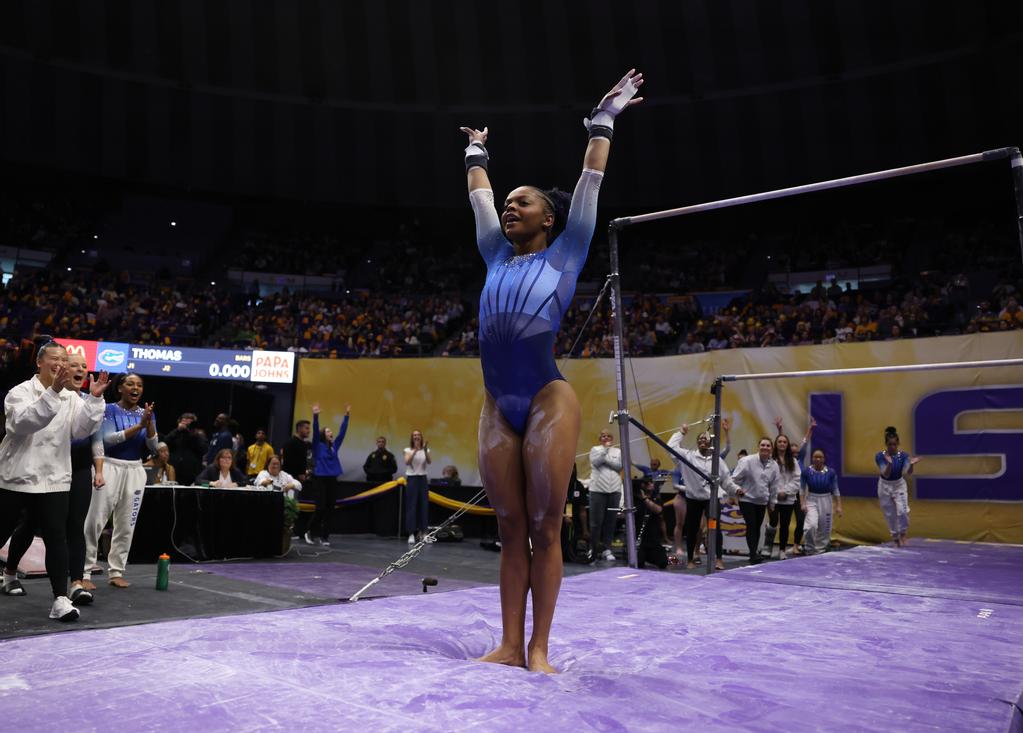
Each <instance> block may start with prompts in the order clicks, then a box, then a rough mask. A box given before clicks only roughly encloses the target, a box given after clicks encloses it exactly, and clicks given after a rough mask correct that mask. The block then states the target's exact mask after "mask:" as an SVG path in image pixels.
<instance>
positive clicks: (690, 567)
mask: <svg viewBox="0 0 1023 733" xmlns="http://www.w3.org/2000/svg"><path fill="white" fill-rule="evenodd" d="M686 570H696V563H695V562H693V561H692V560H690V561H689V562H687V563H686Z"/></svg>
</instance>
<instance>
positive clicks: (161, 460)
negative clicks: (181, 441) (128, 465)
mask: <svg viewBox="0 0 1023 733" xmlns="http://www.w3.org/2000/svg"><path fill="white" fill-rule="evenodd" d="M142 467H143V468H144V469H146V484H147V485H149V486H152V485H153V484H176V483H177V482H178V477H177V473H176V472H175V471H174V466H172V465H171V464H170V448H169V447H168V446H167V444H166V443H158V444H157V446H156V453H155V454H154V455H153V456H152V457H151V458H150V459H149V460H148V461H146V462H145V463H143V464H142Z"/></svg>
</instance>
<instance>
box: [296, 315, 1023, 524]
mask: <svg viewBox="0 0 1023 733" xmlns="http://www.w3.org/2000/svg"><path fill="white" fill-rule="evenodd" d="M1021 354H1023V332H1019V331H1013V332H1007V333H993V334H974V335H970V336H952V337H941V338H931V339H912V340H902V341H885V342H877V343H865V344H841V345H832V346H796V347H782V348H768V349H740V350H727V351H716V352H711V353H705V354H696V355H689V356H672V357H660V358H644V359H635V360H634V361H633V363H632V365H631V368H630V366H629V364H626V374H625V377H626V382H627V383H628V385H629V395H628V397H629V407H630V411H631V413H632V415H633V416H634V417H636V418H637V419H639V420H640V421H641V422H643V424H645V425H646V426H647V427H648V428H650V429H651V430H652V431H654V432H656V433H660V434H661V437H662V438H663V439H664V440H667V438H668V437H669V435H670V434H671V432H672V431H673V430H675V429H677V427H678V426H679V424H681V423H682V422H690V423H692V422H696V421H697V420H700V419H702V418H704V417H706V416H707V415H709V414H710V412H711V411H712V409H713V397H712V396H711V394H710V386H711V384H712V382H713V380H714V377H715V376H717V375H719V374H749V373H762V372H776V371H803V370H811V369H839V368H852V367H868V366H880V365H894V364H927V363H937V362H956V361H974V360H986V359H1007V358H1015V357H1018V356H1019V355H1021ZM633 369H634V370H635V379H636V382H637V383H636V384H633V379H632V375H633ZM564 374H565V377H566V378H567V379H568V381H569V382H570V383H571V384H572V385H573V387H574V388H575V390H576V392H577V394H578V395H579V400H580V403H581V404H582V411H583V422H582V425H583V429H582V434H581V436H580V440H579V446H578V450H577V453H579V454H580V455H581V456H582V457H581V458H580V459H579V461H578V467H579V475H580V476H581V477H586V476H588V475H589V471H590V468H589V465H588V462H587V460H586V457H585V455H586V453H587V452H588V451H589V448H590V447H591V446H592V445H595V444H596V442H597V436H598V434H599V433H600V430H601V429H602V428H605V427H607V424H608V422H607V421H608V414H609V413H610V411H612V410H614V409H615V406H616V396H615V364H614V361H613V360H610V359H587V360H583V359H576V360H570V361H568V362H567V363H566V365H565V368H564ZM1021 377H1023V370H1021V369H1020V368H1018V367H1013V368H1008V367H996V368H987V369H977V368H972V369H957V370H946V371H924V372H904V373H886V374H873V375H863V376H846V377H839V378H824V377H817V378H812V379H782V380H767V381H752V382H730V383H727V384H726V385H725V391H724V401H723V413H724V414H725V416H727V417H730V418H731V420H732V423H733V426H732V448H731V453H730V454H729V455H728V459H727V461H728V464H729V465H730V466H734V464H735V458H736V454H737V452H738V451H739V449H740V448H745V449H747V450H752V449H753V448H754V447H755V445H756V442H757V440H758V439H759V438H760V437H761V436H762V435H767V436H770V437H772V438H773V437H774V435H775V434H776V432H777V431H776V429H775V427H774V424H773V423H774V419H775V417H781V418H782V420H783V425H784V431H785V432H786V433H787V434H788V435H789V436H790V437H791V438H792V439H793V440H795V441H797V442H798V440H799V438H801V437H802V434H803V432H804V430H805V428H806V425H807V421H808V416H809V414H810V411H811V409H812V410H813V414H814V417H815V418H816V419H817V421H818V423H819V426H818V428H817V431H816V432H815V436H814V447H821V448H823V449H824V450H825V451H826V453H827V456H828V464H829V465H831V466H832V467H834V468H835V469H836V470H837V471H838V472H839V475H840V487H841V490H842V493H843V496H844V497H845V502H844V503H845V510H846V512H845V517H844V518H842V519H840V520H838V521H837V523H836V530H835V533H836V536H838V537H840V538H845V539H848V540H851V541H859V542H876V541H881V540H884V539H886V538H887V530H886V529H885V527H884V521H883V518H882V516H881V512H880V509H879V508H878V506H877V500H876V483H877V467H876V465H875V463H874V460H875V454H876V453H877V452H878V451H879V450H881V449H882V448H883V435H884V429H885V427H886V426H888V425H894V426H895V427H896V428H897V429H898V431H899V434H900V436H901V438H902V447H903V449H904V450H907V451H909V452H911V453H913V454H914V455H920V456H922V458H923V460H922V461H921V462H920V463H919V464H918V465H917V467H916V473H915V475H914V477H913V478H911V479H910V488H911V513H910V522H911V525H910V533H911V535H915V536H918V537H919V536H928V537H941V538H949V539H964V540H983V541H996V542H1017V543H1023V378H1021ZM482 399H483V386H482V377H481V373H480V367H479V361H478V360H477V359H460V358H449V359H443V358H437V359H380V360H376V359H353V360H349V359H345V360H323V359H302V360H301V362H300V367H299V376H298V391H297V396H296V409H295V419H296V420H297V419H300V418H303V417H304V418H311V417H312V415H311V407H312V404H313V403H314V402H318V403H320V405H321V407H322V409H323V412H322V413H321V415H320V418H321V423H322V424H323V425H325V426H326V425H329V426H330V427H332V428H334V429H336V428H337V426H338V425H339V424H340V422H341V418H342V416H343V414H344V406H345V405H346V404H351V405H352V416H351V422H350V424H349V428H348V434H347V437H346V439H345V442H344V445H343V446H342V448H341V462H342V465H343V466H344V468H345V477H346V478H349V479H352V480H361V479H362V478H363V473H362V464H363V461H364V460H365V459H366V456H367V455H368V454H369V453H370V452H371V451H372V450H373V449H374V448H375V445H374V440H375V438H376V437H377V436H378V435H383V436H385V437H386V438H387V440H388V448H389V449H390V450H391V451H393V452H394V454H395V456H397V458H398V465H399V466H401V465H402V461H401V451H402V449H403V448H404V447H405V446H407V445H408V442H409V434H410V433H411V431H412V430H413V429H419V430H422V431H423V433H424V435H425V437H426V440H427V441H428V442H429V443H430V449H431V453H432V456H433V463H432V465H431V466H430V469H429V472H430V475H431V476H433V477H439V476H440V475H441V471H442V469H443V468H444V467H445V466H448V465H453V466H456V467H457V468H458V471H459V474H460V476H461V478H462V481H463V483H465V484H466V485H478V484H479V471H478V468H477V460H476V446H477V436H476V432H477V422H478V419H479V413H480V409H481V407H482ZM631 437H632V438H633V439H634V440H633V441H632V442H631V444H632V449H633V455H632V458H633V461H634V462H635V463H640V464H649V459H650V457H651V456H657V457H659V458H660V459H661V462H662V464H663V465H664V466H665V467H669V468H670V467H671V461H670V460H669V457H668V455H667V454H666V453H665V452H664V451H663V450H662V449H660V448H659V447H657V446H656V445H654V444H653V443H652V442H651V441H649V440H647V439H646V438H641V439H635V438H636V431H635V430H633V431H632V436H631ZM693 437H694V436H690V439H689V442H690V443H692V440H693Z"/></svg>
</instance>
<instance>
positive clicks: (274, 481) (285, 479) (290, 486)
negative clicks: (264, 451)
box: [255, 456, 302, 498]
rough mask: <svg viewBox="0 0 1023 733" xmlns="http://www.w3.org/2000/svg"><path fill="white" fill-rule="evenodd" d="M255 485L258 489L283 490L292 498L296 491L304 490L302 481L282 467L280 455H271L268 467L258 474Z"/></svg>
mask: <svg viewBox="0 0 1023 733" xmlns="http://www.w3.org/2000/svg"><path fill="white" fill-rule="evenodd" d="M255 486H256V488H257V489H270V490H272V491H283V492H284V494H285V495H286V496H289V497H291V498H294V497H295V492H296V491H301V490H302V483H301V482H300V481H298V480H297V479H295V478H293V477H292V475H291V474H290V473H288V472H287V471H285V470H284V469H283V468H281V459H280V457H279V456H270V459H269V460H268V461H267V462H266V468H264V469H263V470H262V471H260V472H259V475H258V476H256V484H255Z"/></svg>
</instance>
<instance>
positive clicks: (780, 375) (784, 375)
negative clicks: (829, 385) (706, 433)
mask: <svg viewBox="0 0 1023 733" xmlns="http://www.w3.org/2000/svg"><path fill="white" fill-rule="evenodd" d="M1008 366H1023V359H988V360H987V361H948V362H942V363H938V364H897V365H895V366H880V367H859V368H856V369H816V370H813V371H806V372H761V373H759V374H723V375H721V381H723V382H749V381H752V380H756V379H791V378H793V377H834V376H843V375H846V374H878V373H879V372H929V371H932V370H938V369H969V368H970V367H1008Z"/></svg>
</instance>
